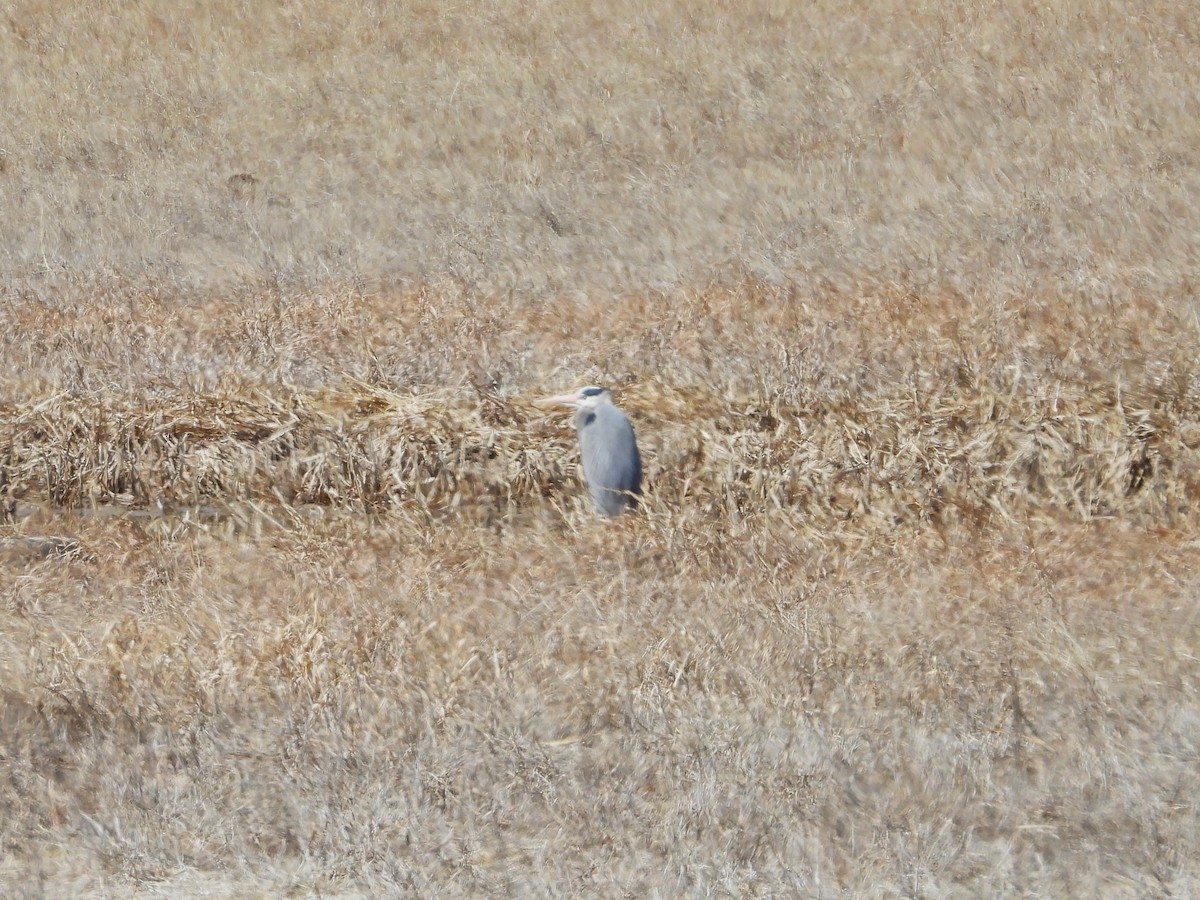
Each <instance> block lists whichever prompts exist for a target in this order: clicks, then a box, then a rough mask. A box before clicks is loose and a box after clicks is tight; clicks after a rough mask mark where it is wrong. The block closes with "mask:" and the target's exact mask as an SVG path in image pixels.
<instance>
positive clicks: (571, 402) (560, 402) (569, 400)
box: [533, 391, 579, 406]
mask: <svg viewBox="0 0 1200 900" xmlns="http://www.w3.org/2000/svg"><path fill="white" fill-rule="evenodd" d="M533 402H534V405H536V406H578V405H579V392H578V391H576V392H575V393H573V394H559V395H558V396H557V397H544V398H542V399H541V400H535V401H533Z"/></svg>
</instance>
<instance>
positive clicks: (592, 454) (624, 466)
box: [541, 387, 642, 516]
mask: <svg viewBox="0 0 1200 900" xmlns="http://www.w3.org/2000/svg"><path fill="white" fill-rule="evenodd" d="M541 403H542V404H544V405H546V406H570V407H573V408H574V409H576V410H578V412H576V413H575V430H576V432H577V433H578V435H579V453H580V455H581V456H582V457H583V474H584V476H585V477H586V478H587V486H588V493H590V494H591V495H592V501H593V502H594V503H595V505H596V512H598V513H600V514H601V515H605V516H619V515H620V514H621V513H623V512H624V511H625V510H627V509H634V508H636V507H637V502H638V501H637V498H638V495H639V494H641V492H642V457H641V455H640V454H639V453H638V447H637V440H636V438H634V436H633V426H632V425H630V424H629V419H628V417H626V415H625V413H623V412H621V410H619V409H618V408H617V407H616V406H614V405H613V402H612V391H610V390H609V389H608V388H602V387H585V388H580V389H579V390H578V391H576V392H575V393H573V394H560V395H559V396H557V397H547V398H546V399H545V400H542V401H541Z"/></svg>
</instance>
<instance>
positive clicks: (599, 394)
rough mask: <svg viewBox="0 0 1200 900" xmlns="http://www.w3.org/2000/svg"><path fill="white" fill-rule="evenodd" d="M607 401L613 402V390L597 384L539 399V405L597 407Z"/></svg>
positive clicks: (574, 407) (577, 407)
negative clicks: (596, 385)
mask: <svg viewBox="0 0 1200 900" xmlns="http://www.w3.org/2000/svg"><path fill="white" fill-rule="evenodd" d="M605 403H612V391H610V390H609V389H608V388H602V387H595V386H592V387H585V388H580V389H579V390H577V391H574V392H573V393H570V394H559V395H558V396H557V397H547V398H546V399H544V400H539V401H538V405H539V406H570V407H571V408H573V409H595V408H596V407H597V406H601V405H603V404H605Z"/></svg>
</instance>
